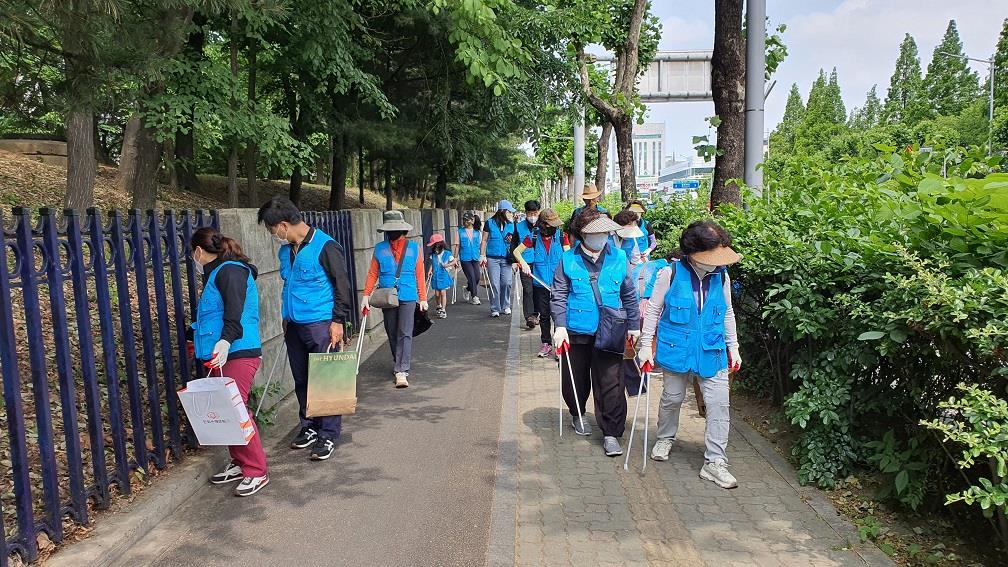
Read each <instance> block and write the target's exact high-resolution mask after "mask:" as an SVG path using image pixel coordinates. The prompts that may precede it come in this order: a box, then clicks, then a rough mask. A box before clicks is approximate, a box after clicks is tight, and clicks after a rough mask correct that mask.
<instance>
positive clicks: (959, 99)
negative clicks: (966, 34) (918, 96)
mask: <svg viewBox="0 0 1008 567" xmlns="http://www.w3.org/2000/svg"><path fill="white" fill-rule="evenodd" d="M978 81H979V78H978V77H977V74H976V72H975V71H973V70H972V69H970V67H969V62H968V61H967V60H966V59H965V54H964V53H963V44H962V40H960V39H959V30H957V29H956V23H955V20H950V21H949V23H948V28H947V29H946V30H945V37H944V38H943V39H942V41H941V43H939V44H938V46H937V47H935V50H934V54H933V55H932V56H931V63H929V64H928V68H927V76H925V77H924V92H925V93H926V94H927V99H928V101H929V102H930V103H931V108H932V110H933V111H934V112H935V113H936V114H938V115H940V116H950V115H956V114H959V113H960V112H962V111H963V110H964V109H965V108H966V107H967V106H968V105H969V104H970V103H972V102H973V101H974V100H976V98H977V96H979V93H980V84H979V82H978Z"/></svg>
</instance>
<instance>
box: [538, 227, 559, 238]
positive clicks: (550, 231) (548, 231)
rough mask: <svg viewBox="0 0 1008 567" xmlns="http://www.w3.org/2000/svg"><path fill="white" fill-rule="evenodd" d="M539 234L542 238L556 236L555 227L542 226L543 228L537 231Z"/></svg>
mask: <svg viewBox="0 0 1008 567" xmlns="http://www.w3.org/2000/svg"><path fill="white" fill-rule="evenodd" d="M539 232H540V233H541V234H542V235H543V236H553V235H554V234H556V227H555V226H544V227H541V228H540V229H539Z"/></svg>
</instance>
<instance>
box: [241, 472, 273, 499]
mask: <svg viewBox="0 0 1008 567" xmlns="http://www.w3.org/2000/svg"><path fill="white" fill-rule="evenodd" d="M267 484H269V475H265V476H247V477H245V478H243V479H242V481H241V482H240V483H238V486H236V487H235V496H252V495H253V494H255V493H256V492H259V491H260V490H262V487H264V486H266V485H267Z"/></svg>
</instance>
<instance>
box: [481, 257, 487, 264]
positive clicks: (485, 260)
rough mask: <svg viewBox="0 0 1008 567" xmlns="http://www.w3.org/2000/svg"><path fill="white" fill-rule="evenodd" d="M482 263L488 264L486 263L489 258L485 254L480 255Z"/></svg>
mask: <svg viewBox="0 0 1008 567" xmlns="http://www.w3.org/2000/svg"><path fill="white" fill-rule="evenodd" d="M480 264H482V265H484V266H486V264H487V259H486V256H485V255H484V256H480Z"/></svg>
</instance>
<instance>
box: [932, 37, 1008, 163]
mask: <svg viewBox="0 0 1008 567" xmlns="http://www.w3.org/2000/svg"><path fill="white" fill-rule="evenodd" d="M938 55H944V56H946V57H958V58H961V59H965V60H966V61H976V62H977V63H986V64H987V71H988V82H989V83H990V93H989V94H988V99H987V155H988V156H991V155H993V153H994V73H995V72H996V71H997V67H995V66H994V59H993V58H991V59H977V58H976V57H967V56H965V55H959V54H958V53H948V52H945V51H939V52H938Z"/></svg>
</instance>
